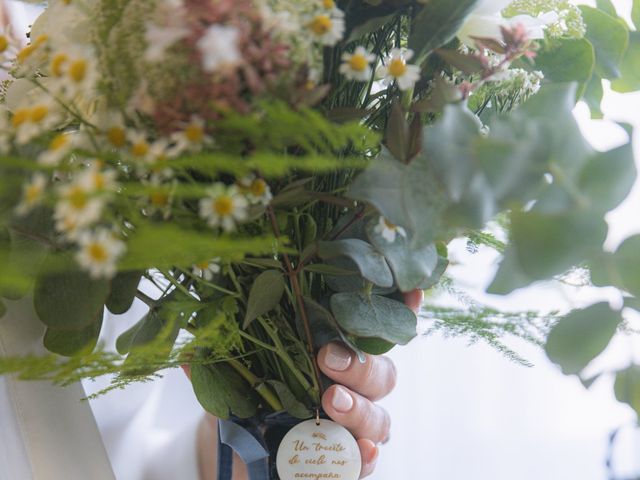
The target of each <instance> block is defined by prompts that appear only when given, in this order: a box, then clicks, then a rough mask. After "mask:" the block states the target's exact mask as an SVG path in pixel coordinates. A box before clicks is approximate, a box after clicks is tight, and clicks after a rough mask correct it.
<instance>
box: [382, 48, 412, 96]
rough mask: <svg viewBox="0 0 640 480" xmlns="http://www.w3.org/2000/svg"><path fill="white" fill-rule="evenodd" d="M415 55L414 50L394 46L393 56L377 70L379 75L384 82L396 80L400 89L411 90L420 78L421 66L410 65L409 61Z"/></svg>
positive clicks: (388, 82) (388, 83)
mask: <svg viewBox="0 0 640 480" xmlns="http://www.w3.org/2000/svg"><path fill="white" fill-rule="evenodd" d="M411 57H413V50H410V49H407V50H403V49H400V48H394V49H393V50H391V56H390V57H389V58H388V59H387V61H386V62H385V64H384V65H381V66H380V67H379V68H378V70H377V72H376V73H377V75H378V77H380V78H383V79H384V83H386V84H387V85H390V84H391V83H393V82H394V81H395V82H396V83H397V84H398V88H399V89H400V90H403V91H404V90H409V89H410V88H413V86H414V85H415V83H416V82H417V81H418V80H419V79H420V67H419V66H417V65H409V64H407V62H408V61H409V60H411Z"/></svg>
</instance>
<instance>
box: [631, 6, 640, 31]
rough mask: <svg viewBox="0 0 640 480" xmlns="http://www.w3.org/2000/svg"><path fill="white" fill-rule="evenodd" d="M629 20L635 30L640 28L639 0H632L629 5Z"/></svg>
mask: <svg viewBox="0 0 640 480" xmlns="http://www.w3.org/2000/svg"><path fill="white" fill-rule="evenodd" d="M631 20H632V21H633V24H634V26H635V27H636V30H640V0H633V4H632V7H631Z"/></svg>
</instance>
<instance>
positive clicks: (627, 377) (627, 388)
mask: <svg viewBox="0 0 640 480" xmlns="http://www.w3.org/2000/svg"><path fill="white" fill-rule="evenodd" d="M613 389H614V392H615V394H616V398H617V399H618V401H620V402H623V403H626V404H627V405H629V406H630V407H631V408H633V409H634V410H635V412H636V415H638V418H640V366H639V365H632V366H630V367H629V368H627V369H626V370H622V371H620V372H618V373H617V374H616V382H615V384H614V387H613Z"/></svg>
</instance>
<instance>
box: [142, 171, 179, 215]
mask: <svg viewBox="0 0 640 480" xmlns="http://www.w3.org/2000/svg"><path fill="white" fill-rule="evenodd" d="M142 183H143V185H144V186H145V187H146V196H145V197H143V198H142V199H141V203H142V212H143V213H144V214H145V215H147V216H152V215H155V214H156V213H160V214H161V215H162V218H164V219H165V220H166V219H168V218H169V217H171V204H172V203H173V195H174V190H175V185H176V182H175V181H173V182H171V183H166V182H165V181H164V179H163V178H162V176H161V175H152V176H151V178H150V179H149V180H143V181H142Z"/></svg>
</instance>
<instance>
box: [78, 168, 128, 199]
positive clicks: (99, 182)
mask: <svg viewBox="0 0 640 480" xmlns="http://www.w3.org/2000/svg"><path fill="white" fill-rule="evenodd" d="M117 175H118V174H117V172H116V171H115V170H108V169H105V168H103V164H102V162H100V161H97V160H94V161H92V162H91V163H90V165H89V167H88V168H87V169H85V170H83V171H81V172H80V173H79V174H78V177H77V179H76V182H77V184H78V185H80V186H81V187H82V188H83V189H85V190H86V191H87V192H91V193H105V192H113V191H115V190H116V189H117V187H118V185H117V183H116V177H117Z"/></svg>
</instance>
